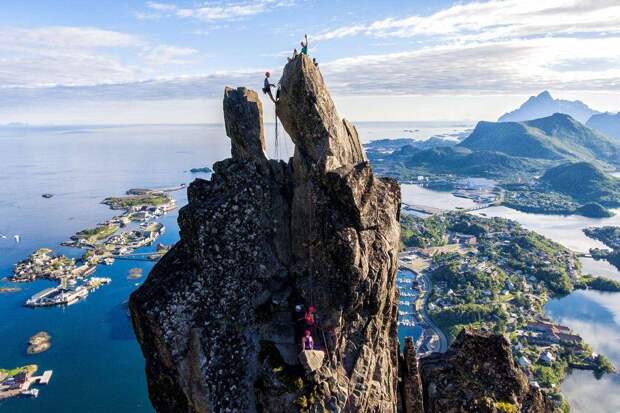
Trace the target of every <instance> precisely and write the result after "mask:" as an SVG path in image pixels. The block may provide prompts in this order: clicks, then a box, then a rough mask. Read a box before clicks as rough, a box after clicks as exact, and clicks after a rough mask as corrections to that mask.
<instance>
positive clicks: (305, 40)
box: [301, 34, 308, 56]
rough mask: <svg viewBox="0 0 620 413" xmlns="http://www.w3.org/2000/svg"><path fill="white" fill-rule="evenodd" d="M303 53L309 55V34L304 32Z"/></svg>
mask: <svg viewBox="0 0 620 413" xmlns="http://www.w3.org/2000/svg"><path fill="white" fill-rule="evenodd" d="M301 54H305V55H306V56H308V35H307V34H304V40H302V41H301Z"/></svg>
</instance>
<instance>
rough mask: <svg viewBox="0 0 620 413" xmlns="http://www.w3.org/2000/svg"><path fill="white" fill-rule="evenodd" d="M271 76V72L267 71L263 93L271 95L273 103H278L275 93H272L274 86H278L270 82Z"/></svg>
mask: <svg viewBox="0 0 620 413" xmlns="http://www.w3.org/2000/svg"><path fill="white" fill-rule="evenodd" d="M270 76H271V73H270V72H265V84H264V86H263V93H264V94H266V95H269V97H270V98H271V101H272V102H273V103H276V100H275V99H274V98H273V94H272V93H271V88H272V87H276V85H274V84H273V83H270V82H269V77H270Z"/></svg>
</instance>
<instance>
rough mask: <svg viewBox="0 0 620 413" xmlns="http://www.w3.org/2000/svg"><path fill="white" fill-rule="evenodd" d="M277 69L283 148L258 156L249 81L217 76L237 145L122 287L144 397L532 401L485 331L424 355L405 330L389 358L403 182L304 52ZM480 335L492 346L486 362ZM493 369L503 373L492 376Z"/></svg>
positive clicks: (361, 402) (386, 404)
mask: <svg viewBox="0 0 620 413" xmlns="http://www.w3.org/2000/svg"><path fill="white" fill-rule="evenodd" d="M281 84H282V89H281V94H280V100H279V102H278V104H277V113H278V116H279V118H280V120H281V121H282V124H283V125H284V127H285V129H286V130H287V132H288V133H289V135H290V136H291V138H292V139H293V141H294V142H295V145H296V147H295V154H294V157H293V158H292V159H291V160H290V162H289V163H285V162H282V161H274V160H268V159H267V158H266V156H265V140H264V132H263V124H262V106H261V102H260V100H259V99H258V96H257V95H256V93H255V92H253V91H251V90H248V89H245V88H238V89H229V88H227V89H226V90H225V94H224V117H225V121H226V132H227V135H228V136H229V138H230V139H231V154H232V157H231V158H230V159H226V160H224V161H221V162H218V163H216V164H215V165H214V167H213V170H214V172H213V175H212V178H211V179H210V180H208V181H207V180H202V179H197V180H196V181H194V182H193V183H192V184H191V185H190V187H189V189H188V200H189V202H188V205H187V206H185V207H183V208H182V209H181V211H180V212H179V226H180V232H181V233H180V235H181V237H180V238H181V239H180V241H179V242H178V243H177V244H176V245H175V246H174V247H173V248H172V249H171V250H170V251H169V252H168V253H167V254H166V255H165V256H164V257H163V258H162V259H161V261H160V262H159V263H158V264H157V265H156V266H155V267H154V269H153V270H152V271H151V273H150V274H149V277H148V278H147V280H146V281H145V283H144V284H143V285H142V286H141V287H140V288H139V289H138V290H136V291H135V292H134V293H133V294H132V296H131V299H130V310H131V315H132V320H133V324H134V329H135V331H136V335H137V338H138V341H139V342H140V345H141V347H142V351H143V353H144V356H145V359H146V373H147V379H148V386H149V394H150V398H151V401H152V403H153V405H154V407H155V409H156V410H157V411H158V412H214V413H215V412H276V413H277V412H294V411H304V412H326V411H330V412H377V413H378V412H382V413H383V412H385V413H394V412H396V411H397V410H398V409H399V406H400V408H401V409H402V410H403V411H406V412H421V411H428V412H439V411H454V412H457V411H459V412H460V411H476V410H475V408H478V407H479V406H487V404H488V403H487V404H484V402H483V401H481V402H476V401H475V400H477V399H479V398H485V399H484V400H487V399H489V398H492V399H494V400H495V398H496V396H497V397H499V398H506V399H507V400H509V401H511V402H515V403H519V405H520V406H529V405H530V404H531V405H532V406H538V405H536V404H535V402H537V400H538V399H537V398H536V397H538V396H536V397H534V398H533V399H532V397H533V396H532V397H530V396H529V395H530V393H529V390H528V389H527V383H526V382H524V379H523V378H522V377H517V378H516V379H515V378H514V377H512V376H510V374H513V373H514V372H515V371H516V372H517V373H518V370H517V369H516V368H515V367H514V363H512V359H511V358H510V360H508V361H507V360H506V359H505V357H508V356H504V355H503V354H504V353H503V352H504V351H505V350H506V346H505V343H502V342H500V343H499V344H498V343H496V342H491V341H489V340H494V339H492V338H491V337H483V338H480V339H479V340H478V341H476V340H474V341H475V343H474V344H472V345H470V344H468V343H470V340H468V339H462V340H461V342H460V343H461V344H458V345H457V346H456V347H454V348H453V350H452V351H451V352H449V353H448V354H447V355H445V356H438V357H436V358H432V360H431V361H429V362H428V363H427V362H426V361H424V363H422V364H421V365H420V364H419V363H418V361H417V360H416V357H415V350H414V349H413V344H412V342H411V341H408V342H407V346H406V347H405V349H406V351H405V354H404V357H403V358H402V359H400V362H399V356H398V354H399V351H398V339H397V290H396V283H395V281H396V271H397V265H398V261H397V252H398V242H399V231H400V227H399V223H398V221H399V210H400V190H399V187H398V185H397V184H396V183H395V182H394V181H392V180H390V179H381V178H377V177H375V176H374V175H373V173H372V170H371V167H370V165H369V164H368V162H367V161H366V159H365V155H364V152H363V150H362V148H361V145H360V142H359V139H358V135H357V131H356V130H355V127H354V126H353V125H351V124H350V123H349V122H347V121H346V120H343V119H341V118H340V117H339V116H338V113H337V112H336V109H335V106H334V104H333V102H332V100H331V97H330V96H329V93H328V92H327V89H326V87H325V84H324V82H323V79H322V76H321V74H320V72H319V71H318V69H317V68H316V67H315V66H314V65H313V64H312V62H311V61H310V59H308V58H307V56H299V57H298V58H296V59H294V60H293V61H291V62H290V63H289V64H288V65H287V66H286V67H285V70H284V75H283V77H282V80H281ZM298 305H302V306H305V307H307V306H310V305H313V306H315V307H316V308H317V310H318V311H317V320H318V325H319V328H318V329H316V330H315V332H314V338H315V342H316V343H317V344H318V345H319V346H320V348H321V349H322V350H323V354H308V355H307V357H304V358H302V361H303V363H300V362H299V357H298V354H299V352H300V332H299V328H298V326H296V320H297V318H298V317H299V314H298V313H296V308H295V307H296V306H298ZM485 340H486V341H487V343H486V344H485ZM486 345H500V347H501V351H500V353H501V355H499V356H497V357H495V358H493V359H492V361H491V362H490V365H488V363H487V364H485V363H486V362H485V360H483V359H481V357H482V356H483V354H485V352H487V351H486V350H487V349H486V348H485V347H484V346H486ZM470 347H471V348H470ZM480 348H484V349H485V351H484V352H483V351H480ZM469 351H478V354H477V355H476V357H477V358H476V359H475V360H476V361H475V362H470V361H468V359H467V352H469ZM508 354H509V349H508ZM511 363H512V364H511ZM399 364H400V368H399ZM470 368H471V369H473V370H471V372H470V373H469V376H467V375H466V373H465V372H466V371H467V369H470ZM489 369H490V370H489ZM498 369H499V370H498ZM502 369H508V370H507V373H506V374H507V375H508V376H510V377H512V378H510V377H509V378H507V379H506V380H504V381H499V382H495V381H494V380H495V379H497V378H498V377H500V376H501V375H502V371H503V370H502ZM399 373H400V374H401V376H402V381H401V384H400V385H399V377H398V376H399ZM489 374H490V375H489ZM515 374H516V373H515ZM508 376H507V377H508ZM501 377H503V376H501ZM511 380H512V381H511ZM450 383H453V384H452V385H450ZM480 383H483V384H484V386H481V385H480ZM499 383H501V385H509V386H510V387H509V388H508V389H506V390H502V389H500V388H498V386H499V385H500V384H499ZM487 385H488V386H490V388H489V389H487V388H486V386H487ZM475 386H477V387H475ZM469 388H472V389H473V390H472V391H469V390H468V389H469ZM399 389H400V396H399ZM401 396H402V397H401ZM530 399H532V400H533V401H532V402H531V403H530V402H529V401H528V400H530ZM455 400H458V401H455ZM461 400H466V401H467V403H461V402H460V401H461ZM472 400H473V401H472ZM498 400H499V399H498ZM458 403H461V404H458ZM527 403H530V404H527ZM459 406H460V407H459ZM470 407H471V408H474V410H467V409H468V408H470ZM444 408H446V409H447V410H442V409H444ZM450 409H452V410H450ZM459 409H460V410H459ZM481 411H487V410H481ZM488 411H493V410H488ZM526 411H528V412H529V411H531V412H543V411H545V410H535V409H534V408H532V409H530V410H526Z"/></svg>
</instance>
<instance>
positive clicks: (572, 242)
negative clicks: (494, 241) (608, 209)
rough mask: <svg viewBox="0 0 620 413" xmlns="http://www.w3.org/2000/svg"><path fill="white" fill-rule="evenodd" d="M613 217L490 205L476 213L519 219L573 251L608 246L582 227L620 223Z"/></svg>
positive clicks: (619, 219) (529, 227)
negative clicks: (552, 212) (532, 211)
mask: <svg viewBox="0 0 620 413" xmlns="http://www.w3.org/2000/svg"><path fill="white" fill-rule="evenodd" d="M614 212H615V213H616V215H614V216H613V217H610V218H598V219H597V218H586V217H582V216H580V215H568V216H564V215H542V214H529V213H527V212H521V211H517V210H514V209H511V208H506V207H503V206H500V207H492V208H487V209H484V210H482V211H476V212H474V213H475V214H477V215H480V214H482V213H484V214H486V215H487V216H489V217H503V218H508V219H513V220H515V221H518V222H520V223H521V225H523V226H524V227H525V228H527V229H529V230H532V231H536V232H538V233H540V234H542V235H544V236H546V237H548V238H551V239H552V240H554V241H556V242H558V243H560V244H562V245H564V246H566V247H568V248H570V249H572V250H573V251H579V252H588V250H589V249H590V248H606V247H605V245H604V244H603V243H602V242H599V241H597V240H594V239H592V238H589V237H587V236H586V235H585V234H584V233H583V229H584V228H587V227H591V226H594V227H602V226H604V225H618V226H620V214H618V212H619V211H618V210H614Z"/></svg>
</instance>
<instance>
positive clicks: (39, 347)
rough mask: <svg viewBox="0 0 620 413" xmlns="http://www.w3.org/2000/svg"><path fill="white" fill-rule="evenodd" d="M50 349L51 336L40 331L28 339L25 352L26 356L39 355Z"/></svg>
mask: <svg viewBox="0 0 620 413" xmlns="http://www.w3.org/2000/svg"><path fill="white" fill-rule="evenodd" d="M50 347H52V336H50V335H49V334H48V333H47V332H45V331H40V332H38V333H37V334H35V335H33V336H32V337H30V339H29V340H28V349H27V350H26V352H27V353H28V354H39V353H42V352H44V351H47V350H49V349H50Z"/></svg>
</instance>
